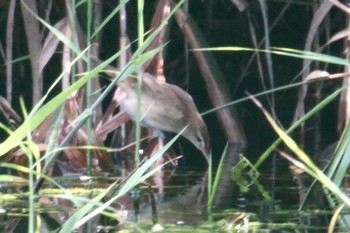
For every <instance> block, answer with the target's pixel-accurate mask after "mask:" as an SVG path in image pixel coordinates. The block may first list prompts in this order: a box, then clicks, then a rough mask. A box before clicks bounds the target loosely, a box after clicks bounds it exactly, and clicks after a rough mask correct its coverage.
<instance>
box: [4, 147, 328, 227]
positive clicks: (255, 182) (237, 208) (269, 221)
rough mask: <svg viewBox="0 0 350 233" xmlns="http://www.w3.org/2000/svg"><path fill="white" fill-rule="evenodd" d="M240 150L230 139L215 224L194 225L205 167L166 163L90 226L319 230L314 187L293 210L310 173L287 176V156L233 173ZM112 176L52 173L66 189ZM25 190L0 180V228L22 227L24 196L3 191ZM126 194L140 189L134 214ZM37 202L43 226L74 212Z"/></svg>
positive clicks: (203, 197) (201, 208)
mask: <svg viewBox="0 0 350 233" xmlns="http://www.w3.org/2000/svg"><path fill="white" fill-rule="evenodd" d="M244 150H245V148H244V146H240V145H234V144H232V145H230V146H229V149H228V154H227V155H226V157H225V161H224V167H223V172H222V176H221V178H220V184H219V187H218V190H217V193H216V198H215V208H214V218H213V219H214V221H218V225H217V226H215V225H212V227H214V228H209V231H206V230H208V226H207V228H206V230H203V229H202V228H200V226H201V225H202V224H203V223H206V222H207V215H206V202H207V172H205V171H202V172H193V170H190V171H183V170H181V171H179V170H178V171H174V170H171V169H170V170H169V169H164V170H163V172H164V173H163V174H162V177H163V179H164V180H163V181H164V183H163V185H164V187H163V188H161V189H158V188H157V187H155V186H154V180H153V179H150V181H149V183H145V184H144V185H142V186H141V189H140V191H141V192H140V193H131V194H129V195H126V196H123V197H122V198H120V199H119V200H118V201H117V202H116V203H115V204H114V205H113V207H114V208H115V209H116V210H117V212H116V213H117V214H118V215H119V217H123V218H119V221H120V222H119V226H118V222H116V221H110V220H109V218H105V217H103V216H99V217H97V218H95V219H94V220H93V222H94V224H95V226H96V229H97V226H98V228H99V229H104V230H106V229H114V230H115V229H116V228H118V227H121V228H125V227H127V226H128V223H130V221H131V222H138V223H147V224H149V223H152V221H155V220H156V221H157V222H158V223H160V224H162V225H165V224H167V223H170V224H174V225H181V227H184V226H188V227H189V226H195V227H194V228H193V231H192V232H196V230H198V229H200V230H199V232H212V231H213V230H217V229H218V228H219V229H223V228H230V229H248V230H249V229H250V230H252V229H256V230H257V229H259V231H264V232H282V231H283V232H295V231H298V232H308V233H309V232H311V233H313V232H314V233H316V232H325V231H326V229H327V226H328V220H329V217H330V216H331V214H332V211H329V212H326V211H324V210H325V209H326V207H325V205H323V203H324V202H323V201H322V193H321V192H320V191H316V192H315V194H316V195H314V199H312V200H310V201H309V202H308V205H307V208H306V209H305V210H304V211H303V212H300V211H298V208H299V205H300V202H301V201H302V200H303V197H304V194H305V191H306V190H307V188H308V187H309V185H310V182H311V181H312V180H311V179H310V177H308V176H303V175H300V176H295V177H293V175H292V173H291V172H290V171H289V170H288V166H287V162H286V161H285V160H283V159H279V160H277V161H276V164H275V165H276V166H275V167H276V168H278V169H280V170H279V171H272V172H271V171H269V172H260V174H259V175H258V176H256V174H253V175H252V173H249V172H247V170H243V171H242V172H239V173H236V172H235V171H234V170H232V167H234V166H236V165H237V164H238V163H237V162H238V161H239V162H240V163H241V160H239V154H241V153H243V154H244ZM214 175H215V174H214ZM114 180H115V178H114V177H113V178H107V177H105V178H94V179H92V180H90V181H82V180H80V179H79V177H78V176H77V177H75V178H73V177H70V178H68V177H63V178H60V180H58V179H57V181H59V182H60V184H62V185H64V186H65V187H67V188H68V187H69V188H70V191H74V190H77V189H79V190H80V191H81V190H84V189H86V187H87V184H89V186H90V187H91V189H92V190H96V191H97V190H103V189H105V188H106V187H108V185H109V184H110V183H111V182H112V181H114ZM152 180H153V181H152ZM25 190H26V187H25V184H21V185H16V184H15V183H14V182H13V183H11V184H9V183H7V184H5V183H2V184H1V186H0V191H1V193H2V198H3V199H2V200H1V201H0V203H1V204H2V205H1V208H2V209H4V211H5V213H2V214H1V215H0V217H1V220H2V221H1V228H2V229H1V230H2V231H1V232H25V230H24V229H26V227H27V222H26V220H27V215H26V208H27V203H26V201H25V200H26V198H27V197H26V196H25V195H23V194H22V196H21V197H18V199H16V200H15V201H12V202H11V201H9V200H7V201H4V197H5V195H4V194H5V193H19V192H23V191H25ZM75 195H81V196H82V197H83V196H86V193H85V194H84V193H83V192H82V193H79V194H78V193H75ZM111 195H112V194H111ZM132 195H141V203H140V207H139V211H140V212H139V214H138V215H137V217H136V216H135V211H134V207H135V206H134V203H133V199H132ZM21 199H22V201H21ZM40 203H41V205H42V206H43V207H45V208H46V209H43V210H42V211H40V212H41V214H40V217H41V221H42V226H43V229H44V228H46V229H48V230H54V229H57V228H58V227H59V226H60V225H61V224H62V223H64V222H65V221H66V219H67V218H68V217H69V216H70V215H71V214H72V213H74V212H75V208H73V205H72V202H70V201H69V200H65V199H59V198H58V199H54V198H46V199H43V198H42V199H41V201H40ZM155 211H156V215H155V213H154V212H155ZM13 216H16V217H13ZM155 216H156V217H157V218H156V219H155ZM222 221H223V223H222ZM120 223H123V225H120ZM257 225H259V226H257ZM165 226H166V227H170V226H169V225H165ZM23 230H24V231H23ZM82 232H84V230H82Z"/></svg>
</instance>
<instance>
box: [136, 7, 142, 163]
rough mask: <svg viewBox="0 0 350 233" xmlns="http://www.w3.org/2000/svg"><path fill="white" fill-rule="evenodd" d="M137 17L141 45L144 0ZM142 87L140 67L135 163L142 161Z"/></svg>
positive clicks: (139, 44)
mask: <svg viewBox="0 0 350 233" xmlns="http://www.w3.org/2000/svg"><path fill="white" fill-rule="evenodd" d="M137 3H138V4H137V6H138V9H137V18H138V46H139V47H141V46H142V45H143V42H144V21H143V9H144V0H138V2H137ZM141 87H142V70H141V67H139V68H138V72H137V121H136V149H135V163H136V165H139V163H140V154H139V150H140V139H141V91H142V90H141Z"/></svg>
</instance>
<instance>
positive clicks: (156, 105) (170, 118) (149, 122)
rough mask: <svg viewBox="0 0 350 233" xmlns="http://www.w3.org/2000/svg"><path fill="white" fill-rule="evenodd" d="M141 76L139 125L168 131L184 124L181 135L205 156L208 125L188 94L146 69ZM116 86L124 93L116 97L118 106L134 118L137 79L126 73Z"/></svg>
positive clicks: (180, 127) (177, 130) (177, 129)
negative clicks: (118, 101) (125, 76)
mask: <svg viewBox="0 0 350 233" xmlns="http://www.w3.org/2000/svg"><path fill="white" fill-rule="evenodd" d="M141 80H142V81H141V94H140V102H141V103H140V113H139V114H140V116H142V120H141V126H144V127H147V128H152V129H155V130H160V131H165V132H172V133H179V132H181V130H183V129H184V128H185V127H187V128H186V129H185V131H184V132H183V133H182V136H183V137H185V138H186V139H188V140H189V141H190V142H191V143H192V144H193V145H194V146H195V147H196V148H197V149H198V150H199V151H201V152H202V154H203V155H204V157H205V159H206V160H208V156H209V154H210V149H211V148H210V137H209V133H208V129H207V126H206V124H205V122H204V120H203V118H202V117H201V115H200V114H199V112H198V110H197V107H196V105H195V103H194V101H193V99H192V97H191V96H190V95H189V94H188V93H187V92H185V91H184V90H183V89H181V88H180V87H178V86H176V85H174V84H169V83H167V82H165V81H160V80H159V79H157V78H155V77H154V76H152V75H151V74H149V73H142V79H141ZM118 86H119V87H120V89H121V91H122V92H123V93H124V97H123V98H121V99H120V104H121V106H122V108H123V109H124V110H125V111H126V112H127V113H128V114H129V115H130V117H131V119H132V120H134V121H136V120H137V114H138V111H137V106H138V104H137V102H138V93H137V79H136V78H133V77H128V78H126V79H124V80H122V81H119V83H118Z"/></svg>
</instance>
